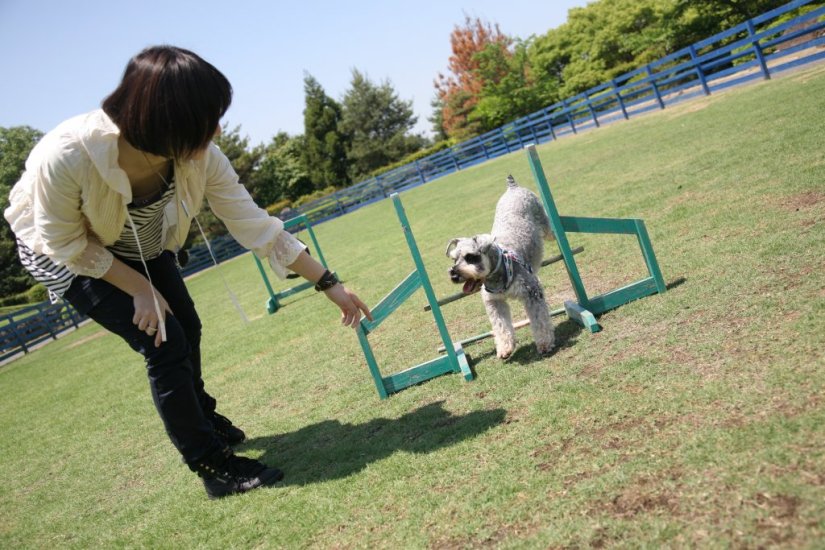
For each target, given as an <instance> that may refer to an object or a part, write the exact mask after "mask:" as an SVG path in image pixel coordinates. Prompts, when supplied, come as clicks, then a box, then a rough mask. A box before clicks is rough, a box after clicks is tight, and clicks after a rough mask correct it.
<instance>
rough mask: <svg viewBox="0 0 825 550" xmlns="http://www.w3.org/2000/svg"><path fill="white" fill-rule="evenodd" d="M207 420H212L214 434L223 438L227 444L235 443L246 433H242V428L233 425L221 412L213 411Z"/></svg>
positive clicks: (244, 436) (239, 441) (244, 437)
mask: <svg viewBox="0 0 825 550" xmlns="http://www.w3.org/2000/svg"><path fill="white" fill-rule="evenodd" d="M209 420H210V421H211V422H212V428H213V429H214V430H215V434H216V435H217V436H218V437H220V438H221V439H223V440H224V441H225V442H226V444H227V445H230V446H231V445H237V444H238V443H241V442H242V441H243V440H244V439H246V434H245V433H243V430H241V429H240V428H238V427H237V426H234V425H233V424H232V422H231V421H230V420H229V419H228V418H226V417H225V416H223V415H222V414H218V413H216V412H213V413H212V417H211V418H210V419H209Z"/></svg>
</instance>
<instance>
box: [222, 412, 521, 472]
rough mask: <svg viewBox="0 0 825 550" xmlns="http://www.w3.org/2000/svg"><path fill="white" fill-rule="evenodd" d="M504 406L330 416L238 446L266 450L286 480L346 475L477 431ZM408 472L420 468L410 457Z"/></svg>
mask: <svg viewBox="0 0 825 550" xmlns="http://www.w3.org/2000/svg"><path fill="white" fill-rule="evenodd" d="M505 414H506V411H505V410H504V409H492V410H483V411H473V412H470V413H467V414H464V415H454V414H452V413H451V412H449V411H447V410H445V409H444V408H443V401H439V402H436V403H431V404H429V405H425V406H423V407H420V408H418V409H416V410H414V411H412V412H409V413H407V414H405V415H403V416H401V417H399V418H395V419H389V418H376V419H373V420H370V421H369V422H366V423H363V424H343V423H341V422H339V421H338V420H325V421H323V422H318V423H316V424H311V425H309V426H305V427H303V428H301V429H299V430H297V431H294V432H290V433H285V434H279V435H273V436H269V437H258V438H254V439H250V440H247V441H246V442H244V443H243V444H242V445H240V446H238V447H237V450H238V451H244V450H251V449H257V450H263V451H264V453H263V455H262V456H261V458H260V460H261V461H262V462H264V463H266V464H273V465H276V466H277V467H278V468H281V469H282V470H284V472H286V475H285V477H284V483H286V484H287V485H307V484H310V483H322V482H325V481H329V480H334V479H343V478H346V477H348V476H350V475H352V474H355V473H358V472H360V471H361V470H363V469H364V468H366V467H367V466H368V465H369V464H371V463H373V462H377V461H379V460H381V459H384V458H387V457H389V456H391V455H393V454H395V453H396V452H398V451H405V452H408V453H415V454H423V453H430V452H433V451H437V450H439V449H441V448H444V447H447V446H450V445H454V444H456V443H459V442H461V441H463V440H466V439H470V438H473V437H478V436H479V435H481V434H483V433H484V432H486V431H487V430H489V429H491V428H492V427H494V426H496V425H497V424H501V423H502V422H503V421H504V417H505ZM409 472H410V473H411V474H414V473H415V467H414V466H413V465H412V462H410V468H409Z"/></svg>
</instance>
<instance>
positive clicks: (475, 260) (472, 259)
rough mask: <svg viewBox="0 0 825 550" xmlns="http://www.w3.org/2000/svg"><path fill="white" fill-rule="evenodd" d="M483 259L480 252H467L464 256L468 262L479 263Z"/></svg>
mask: <svg viewBox="0 0 825 550" xmlns="http://www.w3.org/2000/svg"><path fill="white" fill-rule="evenodd" d="M480 260H481V256H479V255H478V254H467V255H466V256H464V261H465V262H467V263H468V264H477V263H478V262H479V261H480Z"/></svg>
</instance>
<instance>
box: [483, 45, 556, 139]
mask: <svg viewBox="0 0 825 550" xmlns="http://www.w3.org/2000/svg"><path fill="white" fill-rule="evenodd" d="M527 45H528V42H525V41H521V40H515V41H514V45H513V49H512V51H509V50H507V49H505V48H503V47H502V45H501V44H498V43H493V44H489V45H488V46H487V47H486V48H485V49H483V50H481V51H480V52H478V53H477V54H476V59H477V62H478V69H477V72H478V73H479V74H480V75H481V80H482V82H483V83H484V84H483V86H482V88H481V91H480V92H479V94H478V101H477V103H476V105H475V108H474V109H473V110H472V111H471V112H470V113H469V121H470V123H473V122H478V126H479V129H480V131H481V132H487V131H490V130H493V129H495V128H498V127H499V126H501V125H503V124H505V123H507V122H510V121H512V120H515V119H517V118H519V117H522V116H525V115H529V114H530V113H533V112H535V111H537V110H538V109H540V108H542V107H543V106H545V105H546V102H545V101H544V95H542V93H541V91H542V89H541V88H539V86H537V83H536V82H535V80H534V78H533V74H532V69H531V67H530V61H529V58H528V55H527Z"/></svg>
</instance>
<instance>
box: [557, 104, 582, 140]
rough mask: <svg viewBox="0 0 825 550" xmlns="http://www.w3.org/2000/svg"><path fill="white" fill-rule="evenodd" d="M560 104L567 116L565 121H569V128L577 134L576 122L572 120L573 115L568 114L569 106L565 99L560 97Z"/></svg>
mask: <svg viewBox="0 0 825 550" xmlns="http://www.w3.org/2000/svg"><path fill="white" fill-rule="evenodd" d="M561 104H562V106H563V107H564V114H565V116H566V117H567V122H569V123H570V128H571V129H572V130H573V133H574V134H577V133H578V132H577V131H576V123H575V122H573V117H571V116H570V107H568V105H567V100H566V99H562V100H561Z"/></svg>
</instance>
